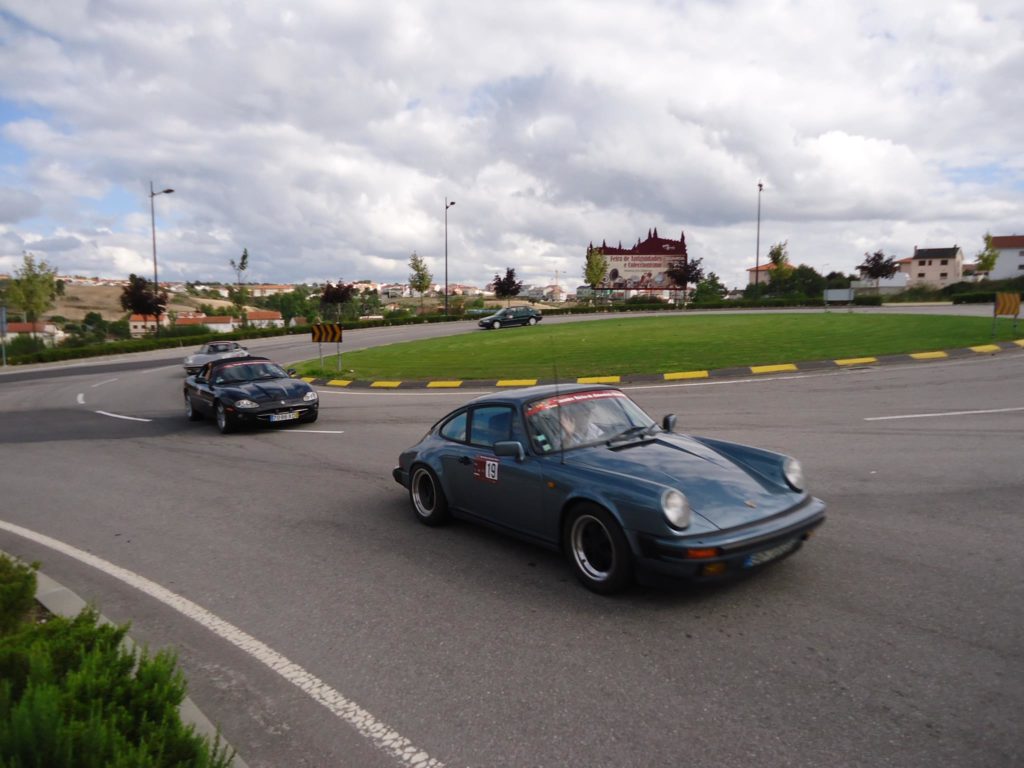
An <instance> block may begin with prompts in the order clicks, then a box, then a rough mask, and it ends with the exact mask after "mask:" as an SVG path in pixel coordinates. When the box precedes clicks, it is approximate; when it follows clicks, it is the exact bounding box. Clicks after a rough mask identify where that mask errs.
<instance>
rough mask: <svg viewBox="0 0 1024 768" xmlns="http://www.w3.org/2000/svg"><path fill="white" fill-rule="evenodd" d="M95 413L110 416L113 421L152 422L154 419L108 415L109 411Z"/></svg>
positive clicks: (116, 414) (115, 414)
mask: <svg viewBox="0 0 1024 768" xmlns="http://www.w3.org/2000/svg"><path fill="white" fill-rule="evenodd" d="M93 413H98V414H100V416H109V417H110V418H112V419H124V420H125V421H152V419H142V418H139V417H138V416H122V415H121V414H119V413H107V411H93Z"/></svg>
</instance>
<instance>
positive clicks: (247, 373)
mask: <svg viewBox="0 0 1024 768" xmlns="http://www.w3.org/2000/svg"><path fill="white" fill-rule="evenodd" d="M282 378H284V379H286V378H288V374H287V373H286V372H285V370H284V369H283V368H282V367H281V366H279V365H277V364H276V363H238V364H236V365H227V366H223V367H221V368H219V369H218V370H217V374H216V376H215V377H214V383H216V384H233V383H238V382H242V381H256V380H259V379H282Z"/></svg>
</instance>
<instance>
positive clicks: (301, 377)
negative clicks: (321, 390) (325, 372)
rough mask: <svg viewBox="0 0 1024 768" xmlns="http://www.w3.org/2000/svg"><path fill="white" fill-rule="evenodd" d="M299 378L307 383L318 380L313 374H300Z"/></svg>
mask: <svg viewBox="0 0 1024 768" xmlns="http://www.w3.org/2000/svg"><path fill="white" fill-rule="evenodd" d="M299 378H300V379H301V380H302V381H304V382H306V383H307V384H312V383H313V382H314V381H316V378H315V377H313V376H300V377H299Z"/></svg>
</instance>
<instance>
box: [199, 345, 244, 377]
mask: <svg viewBox="0 0 1024 768" xmlns="http://www.w3.org/2000/svg"><path fill="white" fill-rule="evenodd" d="M248 356H249V350H248V349H246V348H245V347H243V346H242V345H241V344H239V343H238V342H237V341H208V342H206V343H205V344H203V346H201V347H200V348H199V349H197V350H196V351H195V352H193V353H192V354H191V355H189V356H188V357H186V358H185V362H184V366H185V373H186V374H188V375H189V376H191V375H192V374H193V373H196V372H198V371H199V369H200V368H202V367H203V366H204V365H206V364H207V363H208V362H210V361H211V360H223V359H225V358H228V357H248Z"/></svg>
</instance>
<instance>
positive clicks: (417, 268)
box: [409, 251, 434, 312]
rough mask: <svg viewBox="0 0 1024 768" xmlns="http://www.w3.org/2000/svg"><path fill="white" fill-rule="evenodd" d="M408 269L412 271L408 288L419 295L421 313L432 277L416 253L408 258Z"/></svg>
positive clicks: (421, 258)
mask: <svg viewBox="0 0 1024 768" xmlns="http://www.w3.org/2000/svg"><path fill="white" fill-rule="evenodd" d="M409 269H411V270H412V272H410V273H409V287H410V288H411V289H412V290H414V291H416V292H417V293H419V295H420V311H421V312H422V311H423V300H424V298H425V296H426V293H427V291H429V290H430V286H431V284H432V282H433V280H434V276H433V275H432V274H430V270H429V269H427V264H426V262H425V261H423V257H422V256H420V255H419V254H418V253H416V251H413V252H412V255H411V256H410V257H409Z"/></svg>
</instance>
